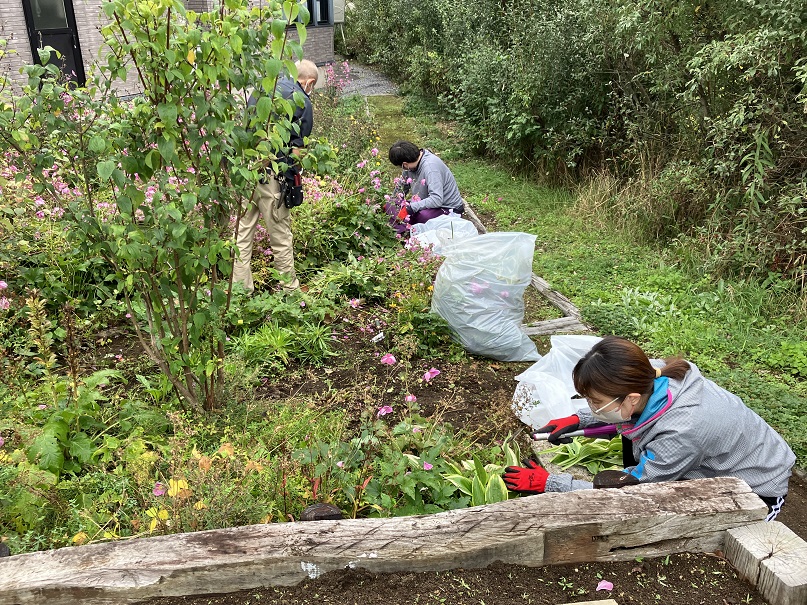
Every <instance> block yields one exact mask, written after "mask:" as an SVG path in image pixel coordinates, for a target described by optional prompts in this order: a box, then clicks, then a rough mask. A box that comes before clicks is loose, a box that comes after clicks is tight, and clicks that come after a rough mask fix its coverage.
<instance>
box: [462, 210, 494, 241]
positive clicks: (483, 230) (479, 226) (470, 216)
mask: <svg viewBox="0 0 807 605" xmlns="http://www.w3.org/2000/svg"><path fill="white" fill-rule="evenodd" d="M463 214H465V217H466V218H467V219H468V220H469V221H471V222H472V223H473V224H474V227H476V230H477V231H479V233H480V235H481V234H483V233H487V232H488V230H487V229H486V228H485V225H483V224H482V221H480V220H479V217H478V216H477V215H476V212H474V209H473V208H471V206H470V204H468V202H465V212H464V213H463Z"/></svg>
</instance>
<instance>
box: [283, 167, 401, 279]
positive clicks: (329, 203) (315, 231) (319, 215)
mask: <svg viewBox="0 0 807 605" xmlns="http://www.w3.org/2000/svg"><path fill="white" fill-rule="evenodd" d="M374 163H375V162H374ZM368 172H369V173H371V174H372V176H370V175H368V174H367V173H368ZM373 173H374V174H373ZM378 174H379V173H378V170H375V171H373V170H365V171H364V172H362V173H360V175H356V176H353V175H350V173H348V174H347V175H345V178H344V180H343V182H342V183H339V182H336V181H335V180H332V179H329V180H325V181H321V182H320V183H317V184H316V189H315V190H314V192H312V195H311V198H312V203H311V204H304V205H303V206H301V207H300V208H298V210H300V212H298V213H296V214H295V216H294V229H295V230H297V231H298V232H303V233H306V234H307V237H306V238H305V239H304V240H302V241H301V242H300V243H299V244H298V245H297V247H296V248H297V250H296V251H297V256H298V263H299V265H300V266H302V267H311V266H316V267H318V266H322V265H325V264H328V263H329V262H331V261H341V262H344V261H348V260H349V259H350V257H355V258H358V257H363V256H370V255H373V254H377V253H379V252H380V251H381V250H383V249H385V248H389V247H390V246H392V245H393V244H394V242H395V241H396V240H395V232H394V231H393V230H392V229H390V227H389V223H388V221H389V217H388V216H387V214H386V213H385V212H384V211H383V208H382V207H381V204H380V203H379V201H378V198H379V197H380V193H378V192H376V191H375V190H374V189H373V188H372V187H373V184H372V183H373V181H375V183H376V186H377V187H378V188H379V189H380V188H381V183H380V177H379V176H378ZM351 177H353V178H351ZM368 177H369V178H368ZM364 179H366V180H364ZM358 183H361V184H358ZM313 186H314V184H312V187H313ZM364 187H366V189H367V191H365V188H364ZM369 191H373V193H372V194H370V193H369Z"/></svg>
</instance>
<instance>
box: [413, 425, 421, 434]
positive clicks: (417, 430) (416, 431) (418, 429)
mask: <svg viewBox="0 0 807 605" xmlns="http://www.w3.org/2000/svg"><path fill="white" fill-rule="evenodd" d="M412 432H413V433H422V432H423V429H422V428H420V427H419V426H416V427H415V428H413V429H412Z"/></svg>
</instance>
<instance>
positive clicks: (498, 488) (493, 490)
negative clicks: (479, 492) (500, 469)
mask: <svg viewBox="0 0 807 605" xmlns="http://www.w3.org/2000/svg"><path fill="white" fill-rule="evenodd" d="M508 497H509V496H508V492H507V486H506V485H505V484H504V480H503V479H502V478H501V477H500V476H499V475H493V476H492V477H491V478H490V481H488V485H487V487H486V488H485V504H493V503H494V502H504V501H505V500H507V498H508Z"/></svg>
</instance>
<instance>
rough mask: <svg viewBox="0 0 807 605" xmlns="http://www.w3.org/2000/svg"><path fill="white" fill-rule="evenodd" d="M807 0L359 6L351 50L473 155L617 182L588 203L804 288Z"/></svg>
mask: <svg viewBox="0 0 807 605" xmlns="http://www.w3.org/2000/svg"><path fill="white" fill-rule="evenodd" d="M803 4H804V3H803V2H802V1H801V0H785V1H784V2H779V3H776V4H775V6H774V5H772V4H771V3H770V2H766V1H765V0H749V1H747V2H742V3H737V2H727V1H725V0H720V1H718V2H714V3H709V4H703V3H693V2H682V1H679V0H656V1H653V2H649V3H648V2H643V3H640V2H634V1H631V0H620V1H617V2H605V1H603V0H568V1H564V2H535V0H516V1H514V2H508V3H505V4H501V3H497V2H489V1H487V0H486V1H483V2H474V3H473V4H472V5H471V4H469V3H467V2H460V1H459V0H430V1H429V2H426V3H421V4H418V6H417V7H413V6H412V5H411V4H409V3H404V2H400V1H394V2H388V3H384V4H383V5H379V4H378V3H377V2H373V1H372V0H357V1H355V2H352V3H350V5H349V7H348V9H347V11H346V30H345V31H346V35H347V41H346V43H345V47H346V51H347V52H348V53H353V54H355V55H356V56H358V57H360V58H362V59H364V60H367V61H369V62H371V63H375V64H377V65H380V66H381V67H382V68H383V69H385V70H386V71H388V72H389V73H390V74H392V75H394V76H396V77H398V78H400V79H403V80H404V81H405V85H406V86H408V87H410V88H413V89H416V90H417V91H418V94H419V95H426V96H429V97H437V98H439V100H440V105H441V111H442V113H443V115H446V116H448V117H449V118H450V119H456V120H457V121H458V122H459V128H460V130H461V132H462V133H463V135H464V141H463V143H464V145H466V146H467V147H468V148H470V149H474V150H477V151H479V152H481V153H484V154H485V155H487V156H489V157H494V158H499V159H501V160H503V161H504V162H507V164H508V165H509V166H511V167H518V168H525V169H528V170H530V171H531V172H537V173H538V174H540V175H541V176H544V177H548V178H550V179H555V180H558V179H563V178H568V177H569V176H572V177H584V178H588V177H589V175H590V174H591V171H592V170H598V171H606V172H607V173H608V174H610V175H613V176H614V177H615V178H616V179H617V180H618V183H619V186H618V187H617V188H616V189H615V190H614V191H612V192H610V193H609V195H608V196H607V198H606V199H605V200H601V201H603V202H604V203H602V204H599V205H598V206H597V207H596V212H591V210H594V209H590V208H584V209H583V211H584V213H586V214H589V215H590V216H593V217H594V218H595V219H596V220H598V221H599V220H602V218H603V217H608V218H607V220H609V221H610V222H613V223H615V224H617V225H618V226H620V227H621V228H627V229H628V231H629V232H630V233H631V235H632V236H633V237H635V238H636V239H638V240H642V241H655V240H658V239H659V238H662V239H664V240H667V239H672V238H675V237H677V236H678V235H679V234H681V233H685V234H687V235H691V236H694V240H690V243H689V245H692V244H696V245H697V247H698V249H699V251H700V252H701V253H705V255H707V256H710V257H713V262H715V263H719V264H720V267H721V271H722V272H724V274H726V275H729V274H731V275H737V274H740V275H757V276H762V277H763V278H764V277H765V276H766V274H767V272H768V271H776V272H779V273H782V274H783V275H785V276H787V277H788V278H789V279H791V280H793V281H794V282H795V283H797V284H799V285H800V286H802V287H803V284H804V274H805V263H807V245H806V244H805V238H804V230H805V228H806V227H807V223H805V220H806V219H805V214H804V212H803V207H804V199H805V185H804V182H805V175H806V174H807V160H805V157H804V154H802V153H799V152H798V151H797V150H798V149H799V148H800V146H802V142H803V140H804V139H805V137H807V119H805V113H804V108H805V105H806V104H807V94H806V93H805V90H807V88H805V82H807V62H805V60H804V56H805V52H807V37H805V33H804V32H805V31H807V14H805V12H804V6H803ZM392 41H394V43H392ZM401 48H405V49H406V52H404V53H402V52H400V49H401Z"/></svg>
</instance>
